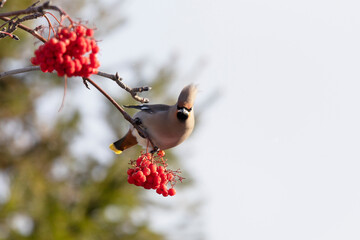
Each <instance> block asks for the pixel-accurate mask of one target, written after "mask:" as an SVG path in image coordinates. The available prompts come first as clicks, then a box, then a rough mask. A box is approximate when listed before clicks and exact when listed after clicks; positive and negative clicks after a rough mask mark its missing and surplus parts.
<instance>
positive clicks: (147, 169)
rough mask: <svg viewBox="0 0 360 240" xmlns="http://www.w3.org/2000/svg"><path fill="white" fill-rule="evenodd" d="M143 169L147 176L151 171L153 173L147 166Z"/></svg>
mask: <svg viewBox="0 0 360 240" xmlns="http://www.w3.org/2000/svg"><path fill="white" fill-rule="evenodd" d="M142 171H143V173H144V175H145V176H149V175H150V173H151V171H150V169H149V168H147V167H145V168H144V169H143V170H142Z"/></svg>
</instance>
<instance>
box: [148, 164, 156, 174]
mask: <svg viewBox="0 0 360 240" xmlns="http://www.w3.org/2000/svg"><path fill="white" fill-rule="evenodd" d="M149 168H150V171H151V173H155V172H157V166H156V164H154V163H152V164H150V165H149Z"/></svg>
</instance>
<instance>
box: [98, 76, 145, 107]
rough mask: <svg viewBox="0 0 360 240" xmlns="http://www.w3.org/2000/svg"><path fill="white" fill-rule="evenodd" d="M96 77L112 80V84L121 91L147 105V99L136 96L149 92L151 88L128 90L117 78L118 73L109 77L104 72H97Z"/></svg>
mask: <svg viewBox="0 0 360 240" xmlns="http://www.w3.org/2000/svg"><path fill="white" fill-rule="evenodd" d="M97 75H99V76H102V77H105V78H109V79H111V80H113V81H114V82H116V83H117V85H119V86H120V87H121V88H122V89H124V90H125V91H127V92H128V93H130V94H131V96H132V97H133V98H134V99H135V100H136V101H139V102H141V103H148V102H149V99H147V98H142V97H140V96H139V95H138V93H139V92H144V91H149V90H151V87H139V88H130V87H129V86H127V85H126V84H125V83H123V82H122V81H121V80H122V79H121V78H120V77H119V74H118V73H115V75H111V74H108V73H104V72H100V71H99V72H98V73H97Z"/></svg>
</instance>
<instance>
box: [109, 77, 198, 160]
mask: <svg viewBox="0 0 360 240" xmlns="http://www.w3.org/2000/svg"><path fill="white" fill-rule="evenodd" d="M196 93H197V88H196V86H195V85H193V84H190V85H188V86H186V87H184V88H183V90H182V91H181V93H180V95H179V98H178V100H177V102H176V104H174V105H172V106H169V105H165V104H142V105H135V106H133V105H131V106H124V107H127V108H135V109H139V110H140V111H139V112H137V113H136V114H135V115H134V117H133V118H134V119H135V121H136V123H137V124H139V125H140V127H141V128H142V129H144V130H145V131H146V133H147V134H148V135H149V137H150V138H151V140H152V141H153V143H154V145H155V147H157V148H159V149H162V150H166V149H169V148H172V147H175V146H177V145H179V144H180V143H182V142H183V141H184V140H185V139H187V138H188V137H189V136H190V134H191V132H192V131H193V129H194V124H195V117H194V109H193V105H194V100H195V97H196ZM136 144H138V145H140V146H142V147H144V148H147V149H148V150H149V151H152V150H153V148H152V146H151V144H150V143H149V142H148V140H147V139H146V138H143V137H141V136H140V135H139V133H138V131H137V130H136V129H135V128H134V126H132V125H131V126H130V129H129V131H128V132H127V134H126V135H125V136H124V137H123V138H121V139H120V140H118V141H116V142H114V143H112V144H111V145H110V149H111V150H113V151H114V152H115V153H116V154H120V153H121V152H122V151H124V150H125V149H127V148H130V147H132V146H134V145H136Z"/></svg>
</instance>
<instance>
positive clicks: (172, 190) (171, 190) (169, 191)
mask: <svg viewBox="0 0 360 240" xmlns="http://www.w3.org/2000/svg"><path fill="white" fill-rule="evenodd" d="M168 193H169V195H170V196H174V195H175V194H176V190H175V188H170V189H169V190H168Z"/></svg>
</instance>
